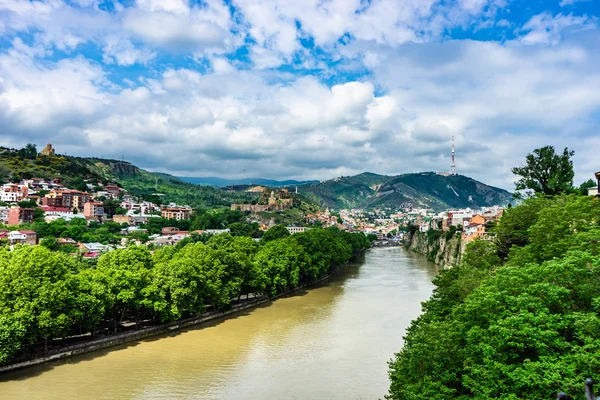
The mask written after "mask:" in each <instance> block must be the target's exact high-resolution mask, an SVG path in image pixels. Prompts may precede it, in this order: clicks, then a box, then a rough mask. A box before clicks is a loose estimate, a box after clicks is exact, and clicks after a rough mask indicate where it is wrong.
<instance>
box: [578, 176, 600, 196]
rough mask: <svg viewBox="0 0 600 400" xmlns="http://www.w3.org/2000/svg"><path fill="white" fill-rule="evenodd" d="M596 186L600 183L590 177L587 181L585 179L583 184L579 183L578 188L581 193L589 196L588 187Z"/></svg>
mask: <svg viewBox="0 0 600 400" xmlns="http://www.w3.org/2000/svg"><path fill="white" fill-rule="evenodd" d="M594 187H598V183H597V182H595V181H594V180H592V179H588V180H587V181H585V182H583V183H582V184H581V185H579V188H578V191H579V194H581V195H582V196H587V195H588V189H590V188H594Z"/></svg>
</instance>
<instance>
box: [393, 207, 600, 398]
mask: <svg viewBox="0 0 600 400" xmlns="http://www.w3.org/2000/svg"><path fill="white" fill-rule="evenodd" d="M495 230H496V233H497V235H498V240H497V241H496V242H490V241H481V240H475V241H474V242H472V243H470V244H469V245H468V247H467V250H466V252H465V255H464V257H463V259H462V262H461V264H460V265H459V266H458V267H455V268H452V269H449V270H444V271H442V272H441V273H440V274H439V275H438V277H437V278H436V279H435V281H434V284H435V285H436V289H435V290H434V293H433V295H432V297H431V298H430V300H428V301H427V302H425V303H424V304H423V311H424V313H423V314H422V315H421V316H420V317H419V318H418V319H416V320H415V321H413V323H412V324H411V326H410V328H409V329H408V331H407V335H406V337H405V341H404V347H403V348H402V350H401V351H400V352H399V353H398V354H397V355H396V357H395V358H394V359H393V360H392V361H391V362H390V372H389V373H390V379H391V386H390V391H389V394H388V396H387V398H388V399H420V398H436V399H467V398H469V399H470V398H475V399H543V398H550V397H553V396H555V395H556V393H557V392H559V391H567V392H568V393H570V394H571V395H577V394H579V393H581V382H583V381H584V379H585V378H586V377H588V376H592V375H593V374H594V373H597V371H598V370H600V361H599V360H600V318H599V312H600V296H599V292H598V287H599V286H600V248H599V247H598V243H600V203H599V202H598V201H597V200H595V199H593V198H590V197H587V196H586V197H583V196H577V195H563V196H556V197H554V198H552V199H548V198H539V197H536V198H531V199H528V200H526V201H525V202H524V203H523V204H522V205H520V206H517V207H513V208H512V209H510V210H508V211H506V212H505V213H504V215H503V216H502V217H501V219H500V221H499V223H498V225H497V226H496V228H495ZM503 261H504V264H503Z"/></svg>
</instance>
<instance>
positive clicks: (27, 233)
mask: <svg viewBox="0 0 600 400" xmlns="http://www.w3.org/2000/svg"><path fill="white" fill-rule="evenodd" d="M17 232H21V233H23V234H25V235H37V233H35V231H17Z"/></svg>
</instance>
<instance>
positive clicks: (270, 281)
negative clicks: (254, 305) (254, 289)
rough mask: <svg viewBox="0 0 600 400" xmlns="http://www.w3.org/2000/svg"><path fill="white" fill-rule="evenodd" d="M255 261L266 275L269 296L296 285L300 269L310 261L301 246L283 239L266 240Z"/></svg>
mask: <svg viewBox="0 0 600 400" xmlns="http://www.w3.org/2000/svg"><path fill="white" fill-rule="evenodd" d="M255 261H256V264H257V265H258V267H259V268H260V270H261V271H262V272H263V273H264V275H265V276H266V291H267V293H268V294H269V295H271V296H275V295H276V294H278V293H281V292H283V291H285V290H287V289H291V288H294V287H296V286H297V285H298V282H299V281H300V270H303V269H305V268H306V265H307V264H308V263H309V262H310V260H309V258H308V255H307V254H306V252H305V251H304V249H303V248H302V246H300V245H298V244H297V243H295V242H293V241H292V242H290V241H287V240H283V239H278V240H271V241H269V242H267V243H266V244H265V245H264V246H263V247H262V248H261V249H260V251H259V252H258V253H257V254H256V258H255Z"/></svg>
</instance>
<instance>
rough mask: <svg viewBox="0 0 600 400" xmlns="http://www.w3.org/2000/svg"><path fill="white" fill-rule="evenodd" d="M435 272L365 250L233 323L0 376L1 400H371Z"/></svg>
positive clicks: (408, 257) (404, 257)
mask: <svg viewBox="0 0 600 400" xmlns="http://www.w3.org/2000/svg"><path fill="white" fill-rule="evenodd" d="M436 272H437V269H436V267H435V266H434V265H433V264H431V263H429V262H428V261H427V260H426V259H425V258H423V257H422V256H418V255H415V254H412V253H409V252H408V251H407V250H405V249H403V248H378V249H372V250H369V251H368V252H367V253H366V255H365V256H364V258H363V259H361V260H360V261H359V262H357V263H355V264H351V265H349V266H348V267H346V268H344V269H343V270H342V271H341V272H339V273H337V274H336V275H335V276H334V277H332V278H331V279H330V280H328V281H327V282H326V283H323V284H321V285H320V286H316V287H313V288H310V289H308V290H306V291H304V292H301V293H297V294H295V295H293V296H289V297H285V298H282V299H278V300H276V301H274V302H273V303H272V304H270V305H266V306H262V307H259V308H257V309H254V310H252V311H248V312H246V313H243V314H240V315H237V316H235V317H232V318H229V319H226V320H222V321H215V322H212V323H207V324H204V325H200V326H198V328H195V329H189V330H186V331H181V332H177V333H173V334H171V335H167V336H158V337H155V338H151V339H148V340H143V341H141V342H138V343H133V344H128V345H123V346H122V347H113V348H111V349H107V350H102V351H97V352H94V353H89V354H85V355H81V356H76V357H73V358H71V359H68V360H62V361H56V362H52V363H48V364H45V365H41V366H37V367H32V368H28V369H23V370H20V371H15V372H11V373H8V374H4V375H0V399H44V400H52V399H61V400H62V399H110V400H113V399H136V400H137V399H328V400H329V399H344V400H347V399H377V398H382V397H383V396H384V395H385V394H386V392H387V389H388V385H389V382H388V377H387V361H388V360H389V359H390V358H391V357H393V355H394V352H397V351H398V350H400V348H401V347H402V336H403V335H404V332H405V329H406V327H407V326H408V325H409V323H410V321H411V320H412V319H414V318H415V317H417V316H418V315H419V313H420V303H421V302H422V301H424V300H426V299H427V298H428V297H429V296H430V294H431V290H432V288H433V285H432V283H431V280H432V278H433V277H434V276H435V274H436Z"/></svg>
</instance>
